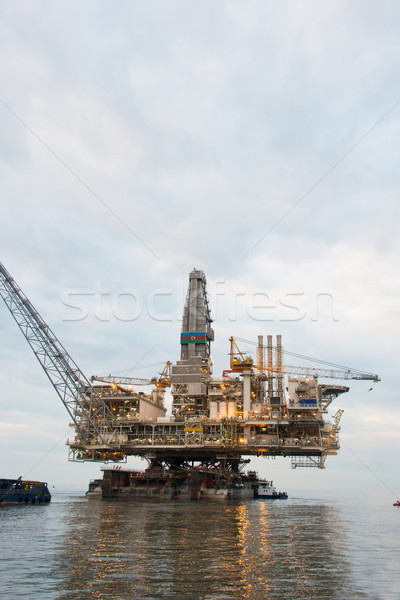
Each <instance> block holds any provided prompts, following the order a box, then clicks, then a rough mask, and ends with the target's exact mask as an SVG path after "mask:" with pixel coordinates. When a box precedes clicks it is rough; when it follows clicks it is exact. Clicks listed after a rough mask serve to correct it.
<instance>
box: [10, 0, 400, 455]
mask: <svg viewBox="0 0 400 600" xmlns="http://www.w3.org/2000/svg"><path fill="white" fill-rule="evenodd" d="M1 11H2V20H1V21H2V24H1V25H0V57H1V60H0V76H1V78H2V81H3V82H4V86H3V90H2V100H3V101H4V102H5V103H6V104H7V105H8V106H9V107H10V109H11V110H8V109H7V107H6V106H5V105H4V104H1V103H0V125H1V130H2V133H3V135H2V140H1V142H0V174H1V189H0V191H1V193H0V208H1V214H2V235H1V240H0V244H1V260H2V262H4V264H5V266H6V268H8V269H9V271H10V272H11V274H12V275H13V276H14V277H15V279H16V281H17V282H18V283H19V284H20V285H21V287H22V289H23V290H24V291H25V293H26V294H27V295H28V297H29V298H30V299H31V300H32V302H33V304H34V305H35V306H36V307H37V309H38V310H39V312H40V313H41V314H42V316H43V317H44V319H45V320H46V321H47V322H48V323H49V324H50V326H51V327H52V329H53V330H54V332H55V333H56V335H57V336H58V337H59V338H60V339H61V341H62V342H63V344H64V345H65V346H66V347H67V349H68V350H69V351H70V352H71V354H72V356H73V357H74V359H75V360H76V361H77V362H78V364H80V365H81V368H82V369H83V370H84V371H85V373H87V375H89V376H90V375H91V374H92V373H93V372H96V371H97V372H100V371H103V372H107V371H116V370H123V369H124V368H126V369H128V370H129V369H131V368H132V366H133V365H134V364H135V363H136V362H137V361H139V360H140V359H141V358H142V357H143V356H144V355H145V354H146V352H148V351H149V349H152V350H151V352H150V355H149V356H148V362H147V364H149V365H150V364H153V363H158V362H161V361H163V360H167V359H172V360H176V359H177V358H178V357H179V350H180V348H179V330H180V321H179V318H180V314H181V311H182V307H183V298H184V294H185V287H186V282H187V275H188V272H189V271H190V270H191V269H192V268H193V267H197V268H201V269H204V270H205V272H206V274H207V276H208V281H209V290H210V305H211V311H212V314H213V315H214V316H215V317H216V322H215V324H214V325H215V327H214V328H215V331H216V341H215V343H214V345H213V355H214V357H215V362H216V365H215V367H216V369H215V374H219V371H220V370H222V369H223V368H225V367H226V365H227V359H228V357H227V352H228V342H227V338H228V337H229V336H230V335H232V334H233V335H238V336H239V337H242V338H244V339H253V340H256V338H257V335H258V334H263V335H267V334H268V333H273V334H276V333H282V334H283V336H284V344H285V347H286V348H287V349H289V350H293V351H295V352H296V351H297V352H299V353H304V354H306V355H310V356H316V357H317V358H323V359H326V360H330V361H332V362H338V363H342V364H348V365H350V366H352V367H355V368H361V369H365V370H368V371H373V372H375V371H377V372H378V373H379V374H380V375H381V376H382V382H381V383H380V384H379V388H378V386H377V388H376V390H377V391H378V389H379V400H377V403H379V407H380V411H381V414H383V415H385V417H383V418H384V420H385V419H386V416H387V418H388V432H389V433H388V435H389V436H392V437H393V436H394V435H395V432H396V430H397V429H396V425H395V422H394V421H393V422H392V421H391V419H390V414H391V411H392V409H393V406H394V405H395V403H396V401H397V384H398V382H397V365H396V356H397V355H398V352H399V344H398V337H399V336H398V334H399V314H398V309H397V303H396V298H397V297H398V292H399V278H398V273H397V270H396V265H397V264H398V260H399V245H398V241H397V239H398V236H397V229H398V222H399V209H398V198H397V190H398V182H399V179H398V165H397V162H398V160H397V156H398V129H399V122H400V121H399V110H400V109H399V107H395V108H393V110H391V111H390V109H391V108H392V107H394V106H395V103H396V102H397V101H398V100H399V98H400V87H399V82H398V77H397V72H398V42H397V37H398V31H397V28H396V23H397V22H398V16H399V7H398V5H397V4H396V3H395V2H393V1H388V2H387V3H386V4H385V10H384V11H382V10H381V9H380V8H378V7H375V6H373V5H365V3H361V2H355V3H353V4H352V5H351V6H349V5H348V4H347V3H345V2H339V3H334V4H333V3H328V4H326V3H325V4H324V5H321V6H318V7H316V6H315V3H312V2H308V1H307V2H302V4H301V7H293V6H292V4H289V3H288V2H283V3H281V4H279V6H278V5H276V6H272V5H271V4H265V3H264V2H259V1H256V0H254V1H251V2H250V3H247V4H246V6H245V7H244V5H243V4H242V3H241V2H236V1H233V2H229V3H224V2H222V3H218V4H216V3H215V2H201V3H194V4H192V5H191V6H190V8H189V7H188V6H187V4H186V3H184V2H181V1H173V2H169V3H168V4H166V3H165V2H152V3H147V4H144V3H141V4H138V3H135V4H131V3H127V2H121V3H119V4H118V7H116V6H111V5H108V4H104V3H103V4H101V3H100V4H95V3H87V4H85V5H84V6H81V5H79V6H78V4H75V3H66V2H61V3H58V5H57V7H56V6H53V5H51V4H49V5H48V6H46V12H45V13H43V11H39V10H38V9H37V6H36V5H35V4H34V3H30V2H26V3H24V8H23V9H22V8H20V7H18V6H17V5H13V4H11V3H5V4H3V6H2V8H1ZM44 14H45V15H46V16H44ZM388 111H390V112H388ZM14 113H15V114H14ZM385 115H386V116H385ZM383 117H384V118H383ZM20 119H22V120H23V121H24V122H25V123H26V124H27V125H28V127H29V128H30V129H31V130H32V131H30V129H29V128H27V127H25V126H24V125H23V123H21V120H20ZM32 132H34V134H35V135H34V134H33V133H32ZM367 132H369V133H368V135H366V136H365V134H366V133H367ZM39 138H40V139H39ZM40 140H42V142H41V141H40ZM358 141H359V143H358V144H357V142H358ZM46 145H47V146H48V147H46ZM353 146H354V148H353ZM351 148H353V150H352V151H351V152H350V153H349V154H348V155H346V153H347V152H348V151H349V149H351ZM49 149H50V150H49ZM55 154H56V155H57V156H58V157H59V159H60V160H59V159H58V158H57V156H55ZM342 158H343V160H341V159H342ZM338 161H339V162H338ZM63 163H65V164H63ZM336 163H337V166H336V167H335V168H333V169H332V167H334V166H335V165H336ZM65 165H67V166H65ZM331 169H332V170H331ZM325 175H326V176H325ZM318 182H319V183H318ZM91 190H92V191H91ZM93 192H94V193H93ZM303 197H304V198H303ZM99 198H100V199H99ZM301 198H303V199H302V200H301V201H300V202H299V200H300V199H301ZM296 203H297V205H296ZM105 204H106V205H107V206H109V207H110V209H111V211H110V210H108V208H107V206H105ZM113 213H115V214H113ZM286 213H287V216H284V215H285V214H286ZM115 215H117V216H115ZM282 217H283V218H282ZM268 232H269V233H268ZM139 238H140V239H139ZM141 240H143V242H144V243H143V242H142V241H141ZM149 248H150V250H149ZM155 255H156V256H155ZM160 292H161V293H164V296H161V295H159V296H157V294H160ZM101 293H103V296H99V294H101ZM124 293H132V294H133V295H134V296H135V298H136V299H137V301H138V302H140V307H141V311H140V314H139V316H138V318H135V319H131V320H129V319H127V317H129V311H132V310H136V309H137V306H136V305H135V306H133V305H132V304H129V299H128V297H127V296H126V297H125V299H124V301H121V300H120V299H121V297H122V295H123V294H124ZM74 294H75V296H73V295H74ZM79 294H81V298H80V300H79V302H82V308H83V309H84V311H86V317H85V318H84V319H82V320H71V311H72V309H71V307H68V306H67V305H66V299H68V298H69V299H71V297H73V298H74V299H75V301H77V295H78V296H79ZM96 298H97V299H96ZM99 298H100V300H99ZM268 301H269V302H270V304H268ZM99 302H100V303H101V307H100V308H99ZM96 303H97V304H96ZM268 307H269V308H268ZM107 315H108V317H107V319H104V316H107ZM160 317H161V319H160ZM0 335H1V339H0V361H1V363H0V373H1V375H2V377H3V378H4V377H5V380H4V381H3V386H2V396H3V399H4V402H7V398H12V399H13V401H15V402H21V403H22V406H23V408H22V409H21V410H23V412H24V413H25V411H26V410H27V404H30V405H31V406H32V407H34V411H35V414H37V415H38V417H40V416H43V414H44V415H47V414H48V415H51V417H52V418H55V419H58V418H62V417H59V415H62V414H64V415H65V423H67V421H68V419H67V414H66V413H65V412H63V410H64V409H63V407H62V406H61V403H59V404H57V403H58V399H57V397H56V396H55V393H54V392H53V390H52V389H51V387H49V384H48V383H47V380H46V378H44V379H43V374H42V373H41V372H40V369H39V365H38V364H36V362H35V360H34V359H33V358H32V357H31V356H30V355H29V352H30V351H29V349H28V348H27V347H26V344H25V341H24V340H23V339H22V336H21V334H20V332H19V331H18V330H17V328H16V326H15V323H13V322H12V320H11V318H10V316H9V315H8V314H7V311H6V309H5V307H3V308H1V306H0ZM28 356H29V358H28ZM152 374H153V373H151V368H150V369H149V372H148V373H146V375H149V376H150V375H152ZM353 385H355V386H357V384H352V389H353ZM46 386H47V387H46ZM356 389H357V388H356ZM348 398H349V400H346V402H349V403H350V402H353V400H350V398H351V397H350V395H349V396H348ZM354 402H356V401H355V400H354ZM56 406H57V408H56ZM354 406H355V409H354V410H356V412H357V413H359V414H360V415H361V414H363V405H362V403H355V404H354ZM378 412H379V411H378ZM375 416H376V415H375ZM360 422H361V421H360ZM15 423H16V426H18V427H19V426H20V425H19V423H18V421H17V420H16V421H15ZM356 424H357V419H356V417H355V416H354V419H352V425H351V427H354V428H355V429H354V430H355V431H357V436H358V435H360V436H361V437H360V440H362V443H363V444H364V442H365V440H364V438H363V434H362V432H360V430H359V429H358V426H356ZM363 425H365V426H366V425H367V424H366V423H363ZM344 430H345V428H343V431H344ZM379 452H380V453H383V452H384V449H383V448H381V449H380V450H379ZM382 455H383V454H382ZM60 460H61V459H60ZM332 462H333V459H332Z"/></svg>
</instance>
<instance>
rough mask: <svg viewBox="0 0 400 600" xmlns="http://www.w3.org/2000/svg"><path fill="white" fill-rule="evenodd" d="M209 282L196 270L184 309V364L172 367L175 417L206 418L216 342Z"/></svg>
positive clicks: (182, 337) (201, 272) (190, 282)
mask: <svg viewBox="0 0 400 600" xmlns="http://www.w3.org/2000/svg"><path fill="white" fill-rule="evenodd" d="M206 284H207V280H206V277H205V275H204V273H203V271H198V270H196V269H194V270H193V271H192V272H191V273H190V275H189V286H188V291H187V295H186V301H185V306H184V309H183V318H182V331H181V360H179V361H178V362H177V363H176V365H173V366H172V370H171V383H172V385H173V386H174V387H173V391H172V394H173V403H172V411H173V414H174V415H175V416H176V417H182V418H183V417H195V416H206V415H207V411H208V409H209V407H208V402H207V390H208V382H209V378H210V374H211V355H210V346H211V342H212V341H213V339H214V331H213V329H212V327H211V323H212V320H211V316H210V309H209V306H208V299H207V291H206Z"/></svg>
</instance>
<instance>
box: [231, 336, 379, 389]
mask: <svg viewBox="0 0 400 600" xmlns="http://www.w3.org/2000/svg"><path fill="white" fill-rule="evenodd" d="M236 339H238V338H236ZM229 341H230V342H231V352H230V355H231V371H228V370H225V371H224V374H225V373H229V372H235V371H239V372H241V371H243V369H246V370H247V369H249V368H255V369H257V370H258V372H259V376H260V379H261V380H263V379H267V378H268V377H271V376H277V375H284V374H286V375H298V376H306V377H328V378H330V379H343V380H346V379H354V380H362V381H373V382H374V383H377V382H378V381H380V377H379V376H378V375H376V374H374V373H367V372H365V371H360V370H357V369H350V368H347V367H341V366H339V365H335V364H332V363H328V362H325V361H322V360H320V359H312V358H309V357H307V356H302V355H300V354H294V353H293V352H288V351H285V354H289V355H292V356H296V357H298V358H302V359H307V360H312V361H313V362H318V363H322V364H325V365H326V366H327V367H326V368H318V367H301V366H292V365H283V361H282V360H281V361H279V363H278V362H277V363H276V364H275V365H274V364H272V360H269V361H268V364H267V366H266V362H265V360H262V361H261V364H260V365H256V364H254V363H253V359H252V358H251V357H248V356H245V355H244V354H242V352H241V351H240V350H239V347H238V345H237V343H236V341H235V339H234V338H233V337H230V338H229ZM241 341H243V342H246V343H251V344H253V343H254V342H250V341H248V340H241ZM234 347H236V349H237V352H236V354H239V355H240V358H241V360H240V361H239V360H238V359H234V358H233V355H234V353H233V348H234ZM264 351H265V346H262V347H261V352H262V353H264ZM282 352H283V351H282ZM260 355H261V353H260Z"/></svg>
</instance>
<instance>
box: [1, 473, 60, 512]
mask: <svg viewBox="0 0 400 600" xmlns="http://www.w3.org/2000/svg"><path fill="white" fill-rule="evenodd" d="M50 500H51V494H50V492H49V489H48V487H47V483H44V482H43V481H25V480H24V479H22V477H19V478H18V479H0V506H4V505H6V504H46V503H48V502H50Z"/></svg>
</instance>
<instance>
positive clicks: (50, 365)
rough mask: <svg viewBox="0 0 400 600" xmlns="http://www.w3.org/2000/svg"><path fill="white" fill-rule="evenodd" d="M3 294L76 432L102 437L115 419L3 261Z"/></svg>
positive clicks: (0, 282)
mask: <svg viewBox="0 0 400 600" xmlns="http://www.w3.org/2000/svg"><path fill="white" fill-rule="evenodd" d="M0 296H1V297H2V298H3V300H4V302H5V304H6V306H7V308H8V309H9V311H10V313H11V315H12V316H13V318H14V320H15V321H16V323H17V325H18V327H19V328H20V330H21V331H22V333H23V335H24V337H25V339H26V340H27V342H28V344H29V345H30V347H31V348H32V350H33V353H34V354H35V356H36V358H37V359H38V361H39V363H40V364H41V366H42V368H43V370H44V371H45V373H46V375H47V377H48V378H49V379H50V381H51V383H52V385H53V387H54V389H55V390H56V392H57V394H58V396H59V397H60V399H61V401H62V403H63V404H64V406H65V408H66V409H67V411H68V413H69V415H70V417H71V419H72V420H73V422H74V425H75V427H76V430H77V432H78V433H79V434H80V435H81V436H82V437H86V438H87V439H89V438H93V437H95V438H97V439H102V435H101V429H102V427H103V426H104V422H105V421H109V420H110V419H114V417H113V415H112V413H111V411H110V409H109V408H108V406H107V405H106V404H105V403H104V402H103V400H102V399H101V398H100V397H99V396H98V395H96V393H95V390H94V388H93V387H92V385H91V384H90V382H89V380H88V379H87V378H86V376H85V375H84V374H83V372H82V371H81V370H80V368H79V367H78V365H77V364H76V363H75V361H74V360H73V359H72V358H71V356H70V355H69V354H68V352H67V351H66V349H65V348H64V346H63V345H62V344H61V342H60V341H59V340H58V339H57V337H56V335H55V334H54V333H53V331H52V330H51V329H50V327H49V326H48V325H47V324H46V323H45V321H44V320H43V319H42V317H41V316H40V315H39V313H38V312H37V310H36V309H35V308H34V306H33V305H32V304H31V302H30V301H29V300H28V298H27V297H26V296H25V294H24V293H23V292H22V290H21V288H20V287H19V286H18V285H17V283H16V282H15V281H14V279H13V278H12V277H11V275H10V273H9V272H8V271H7V270H6V268H5V267H4V265H3V264H2V263H1V262H0Z"/></svg>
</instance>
